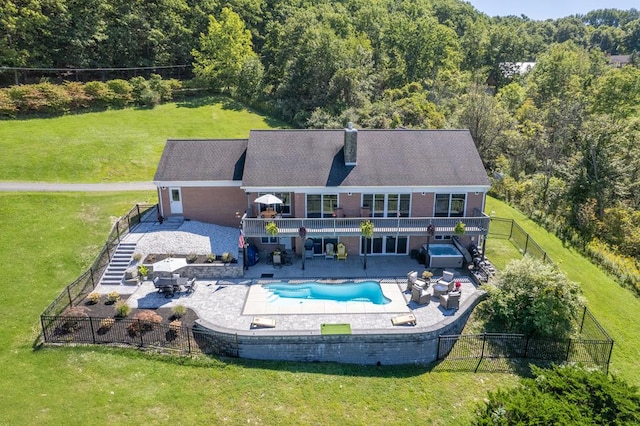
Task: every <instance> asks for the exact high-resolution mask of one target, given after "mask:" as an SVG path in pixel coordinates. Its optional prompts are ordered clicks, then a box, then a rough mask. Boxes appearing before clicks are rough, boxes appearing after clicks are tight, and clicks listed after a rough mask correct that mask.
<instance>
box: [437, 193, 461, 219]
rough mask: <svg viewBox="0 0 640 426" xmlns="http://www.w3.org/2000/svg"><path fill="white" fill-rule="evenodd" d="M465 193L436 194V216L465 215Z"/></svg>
mask: <svg viewBox="0 0 640 426" xmlns="http://www.w3.org/2000/svg"><path fill="white" fill-rule="evenodd" d="M465 199H466V197H465V194H436V202H435V204H436V205H435V209H434V212H435V216H436V217H463V216H464V205H465Z"/></svg>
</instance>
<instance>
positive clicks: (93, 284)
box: [89, 266, 96, 288]
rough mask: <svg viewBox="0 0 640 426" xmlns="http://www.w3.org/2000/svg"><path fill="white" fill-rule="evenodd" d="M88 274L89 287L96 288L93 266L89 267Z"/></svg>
mask: <svg viewBox="0 0 640 426" xmlns="http://www.w3.org/2000/svg"><path fill="white" fill-rule="evenodd" d="M89 276H90V277H91V287H92V288H96V282H95V281H94V280H93V266H90V267H89Z"/></svg>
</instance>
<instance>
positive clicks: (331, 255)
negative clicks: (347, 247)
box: [324, 243, 336, 259]
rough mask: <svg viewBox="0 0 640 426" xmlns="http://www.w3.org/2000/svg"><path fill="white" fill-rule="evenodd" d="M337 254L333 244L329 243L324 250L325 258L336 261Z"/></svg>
mask: <svg viewBox="0 0 640 426" xmlns="http://www.w3.org/2000/svg"><path fill="white" fill-rule="evenodd" d="M335 255H336V252H335V251H334V249H333V243H327V245H326V246H325V250H324V258H325V259H334V258H335Z"/></svg>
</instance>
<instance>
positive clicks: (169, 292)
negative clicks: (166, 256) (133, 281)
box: [153, 274, 196, 297]
mask: <svg viewBox="0 0 640 426" xmlns="http://www.w3.org/2000/svg"><path fill="white" fill-rule="evenodd" d="M153 285H154V287H155V288H157V289H158V293H161V294H163V295H164V297H173V295H174V294H175V293H177V292H184V293H192V292H193V291H194V290H195V289H196V279H195V277H193V278H186V277H181V276H180V274H173V276H172V277H171V278H161V277H155V278H154V279H153Z"/></svg>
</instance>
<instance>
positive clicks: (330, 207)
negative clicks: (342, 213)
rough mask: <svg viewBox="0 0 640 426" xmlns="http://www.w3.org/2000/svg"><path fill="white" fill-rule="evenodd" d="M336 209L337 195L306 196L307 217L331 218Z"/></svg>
mask: <svg viewBox="0 0 640 426" xmlns="http://www.w3.org/2000/svg"><path fill="white" fill-rule="evenodd" d="M336 207H338V194H308V195H307V217H333V211H334V209H335V208H336Z"/></svg>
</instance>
